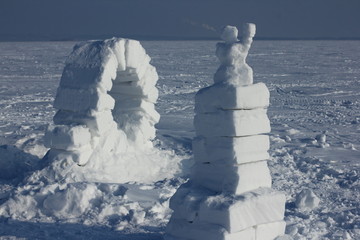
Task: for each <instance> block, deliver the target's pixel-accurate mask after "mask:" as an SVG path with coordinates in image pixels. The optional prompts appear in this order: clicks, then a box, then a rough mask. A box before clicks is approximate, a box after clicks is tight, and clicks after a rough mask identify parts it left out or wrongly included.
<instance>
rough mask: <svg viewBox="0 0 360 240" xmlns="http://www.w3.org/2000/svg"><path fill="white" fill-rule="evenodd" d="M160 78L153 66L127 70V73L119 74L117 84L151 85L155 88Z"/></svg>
mask: <svg viewBox="0 0 360 240" xmlns="http://www.w3.org/2000/svg"><path fill="white" fill-rule="evenodd" d="M158 79H159V76H158V74H157V72H156V69H155V67H154V66H152V65H150V64H149V65H148V66H146V67H142V68H140V69H139V68H127V69H126V70H125V71H122V72H118V73H117V76H116V79H115V80H114V82H115V83H121V82H139V84H140V85H145V84H146V83H147V84H150V85H153V86H155V84H156V82H157V80H158Z"/></svg>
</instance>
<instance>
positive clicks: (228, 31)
mask: <svg viewBox="0 0 360 240" xmlns="http://www.w3.org/2000/svg"><path fill="white" fill-rule="evenodd" d="M237 36H238V29H237V28H236V27H234V26H229V25H228V26H226V27H224V28H223V31H222V33H221V39H222V40H224V41H225V42H226V43H235V42H237V41H239V40H238V39H237Z"/></svg>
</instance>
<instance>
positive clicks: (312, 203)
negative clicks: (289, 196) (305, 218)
mask: <svg viewBox="0 0 360 240" xmlns="http://www.w3.org/2000/svg"><path fill="white" fill-rule="evenodd" d="M319 203H320V199H319V198H318V197H317V196H316V195H315V193H314V192H313V191H312V190H311V189H303V190H302V191H301V192H300V193H299V194H298V195H297V196H296V200H295V205H296V207H297V208H299V209H300V210H303V211H311V210H313V209H315V208H317V207H318V206H319Z"/></svg>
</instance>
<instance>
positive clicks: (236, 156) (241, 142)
mask: <svg viewBox="0 0 360 240" xmlns="http://www.w3.org/2000/svg"><path fill="white" fill-rule="evenodd" d="M192 145H193V153H194V159H195V161H196V162H199V163H224V164H243V163H249V162H255V161H260V160H266V159H268V158H269V154H268V152H267V151H268V150H269V147H270V141H269V136H267V135H254V136H247V137H209V138H205V137H196V138H195V139H194V140H193V142H192Z"/></svg>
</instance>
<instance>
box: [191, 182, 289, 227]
mask: <svg viewBox="0 0 360 240" xmlns="http://www.w3.org/2000/svg"><path fill="white" fill-rule="evenodd" d="M285 201H286V198H285V195H284V194H282V193H280V192H277V191H274V190H272V189H270V188H261V189H258V190H255V191H251V192H247V193H245V194H242V195H239V196H235V195H223V194H221V195H217V196H211V197H209V198H208V199H207V200H206V201H204V202H202V204H201V205H200V209H199V214H198V221H199V222H204V223H211V224H217V225H220V226H223V227H224V228H225V229H226V230H227V231H228V232H229V233H236V232H240V231H242V230H244V229H247V228H249V227H254V226H256V225H259V224H265V223H271V222H278V221H282V220H283V217H284V213H285ZM194 222H195V221H194Z"/></svg>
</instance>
